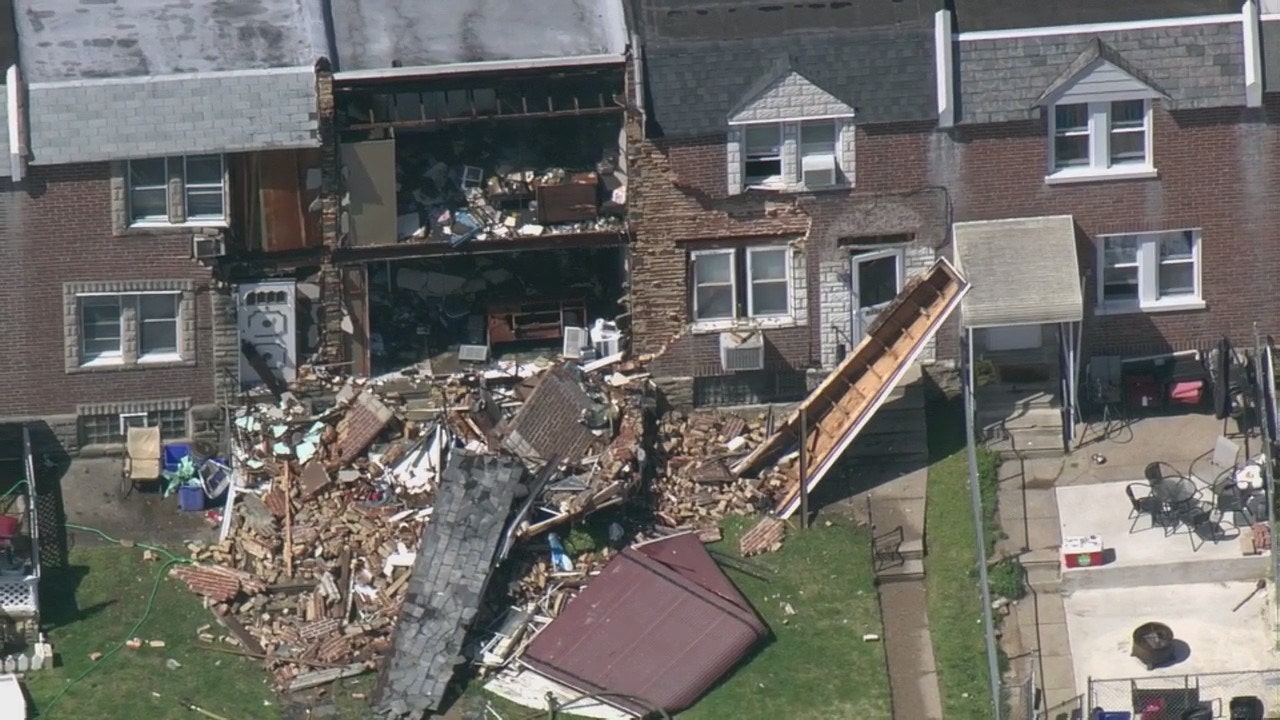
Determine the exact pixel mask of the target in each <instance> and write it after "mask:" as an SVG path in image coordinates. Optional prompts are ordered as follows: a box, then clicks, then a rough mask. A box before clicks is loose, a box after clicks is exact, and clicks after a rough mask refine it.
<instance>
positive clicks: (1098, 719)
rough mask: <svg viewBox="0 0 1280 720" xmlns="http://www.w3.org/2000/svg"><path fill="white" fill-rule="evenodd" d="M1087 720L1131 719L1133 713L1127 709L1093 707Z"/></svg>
mask: <svg viewBox="0 0 1280 720" xmlns="http://www.w3.org/2000/svg"><path fill="white" fill-rule="evenodd" d="M1089 720H1133V713H1131V712H1129V711H1128V710H1113V711H1110V712H1108V711H1106V710H1100V709H1095V710H1094V711H1093V714H1092V715H1090V716H1089Z"/></svg>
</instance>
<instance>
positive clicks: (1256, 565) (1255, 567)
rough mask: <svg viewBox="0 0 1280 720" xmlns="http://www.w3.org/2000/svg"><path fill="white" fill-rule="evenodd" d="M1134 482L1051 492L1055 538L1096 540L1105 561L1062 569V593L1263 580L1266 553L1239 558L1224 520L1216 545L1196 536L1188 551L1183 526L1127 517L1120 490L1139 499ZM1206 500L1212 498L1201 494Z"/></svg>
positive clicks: (1235, 534) (1234, 533) (1234, 532)
mask: <svg viewBox="0 0 1280 720" xmlns="http://www.w3.org/2000/svg"><path fill="white" fill-rule="evenodd" d="M1141 477H1142V476H1141V475H1139V476H1138V477H1137V478H1129V479H1127V480H1119V481H1113V482H1106V483H1095V484H1092V485H1068V486H1066V487H1058V488H1055V493H1056V495H1057V501H1058V514H1059V516H1060V521H1059V530H1060V536H1061V537H1064V538H1066V537H1072V536H1087V535H1099V536H1101V537H1102V540H1103V543H1104V544H1105V546H1106V548H1107V552H1106V557H1107V562H1106V564H1104V565H1101V566H1099V567H1088V568H1071V569H1068V568H1063V569H1062V571H1061V573H1062V576H1061V577H1062V590H1063V592H1071V591H1075V590H1092V589H1109V588H1133V587H1139V586H1158V585H1182V584H1185V583H1206V582H1227V581H1250V582H1252V581H1255V580H1257V579H1258V578H1260V577H1265V576H1266V574H1267V570H1268V568H1269V566H1270V563H1271V558H1270V554H1269V553H1264V554H1262V555H1250V556H1244V555H1243V554H1242V552H1241V549H1240V540H1239V537H1240V530H1239V529H1238V528H1236V527H1234V526H1232V525H1231V523H1230V522H1229V521H1223V522H1222V523H1220V529H1219V532H1220V533H1221V534H1220V535H1217V537H1219V539H1218V540H1217V541H1213V540H1208V539H1205V538H1202V537H1200V536H1196V539H1195V545H1194V546H1193V544H1192V540H1191V534H1190V531H1189V529H1188V528H1187V527H1186V526H1182V525H1180V526H1178V527H1177V528H1175V529H1173V530H1172V534H1166V531H1165V529H1164V528H1162V527H1152V526H1151V519H1150V518H1149V517H1146V516H1144V517H1142V518H1139V519H1138V520H1137V527H1136V528H1135V530H1134V532H1132V533H1130V528H1131V527H1133V525H1134V520H1132V519H1131V518H1130V517H1129V515H1130V512H1129V511H1130V504H1129V499H1128V497H1127V496H1126V495H1125V492H1124V490H1125V487H1126V486H1127V485H1129V484H1130V483H1134V484H1137V485H1140V486H1141V487H1139V488H1135V491H1136V492H1137V493H1139V494H1144V489H1145V488H1146V481H1145V480H1142V479H1141ZM1206 498H1207V499H1212V496H1211V495H1208V494H1207V491H1206Z"/></svg>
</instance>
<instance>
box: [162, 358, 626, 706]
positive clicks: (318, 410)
mask: <svg viewBox="0 0 1280 720" xmlns="http://www.w3.org/2000/svg"><path fill="white" fill-rule="evenodd" d="M615 364H616V360H615V361H610V362H602V363H598V364H596V365H595V366H594V367H590V366H589V369H591V370H592V372H586V371H584V370H583V369H582V368H580V367H578V366H576V365H568V364H562V365H557V366H554V367H551V368H549V369H545V370H541V371H530V372H527V373H520V372H513V373H510V374H503V375H500V378H499V379H500V380H501V381H494V380H485V378H484V377H482V376H457V377H452V378H448V379H440V380H437V379H433V378H424V377H417V378H406V382H404V383H401V384H400V387H401V389H400V390H398V391H395V392H393V391H390V390H389V389H388V387H389V385H388V386H384V387H380V386H378V385H377V384H374V383H368V382H364V383H356V382H352V381H349V380H338V379H336V378H328V377H326V376H325V375H324V374H323V373H319V374H314V375H311V376H309V379H308V380H306V381H304V383H306V384H309V385H310V386H311V387H312V389H313V390H315V391H317V392H316V394H323V391H324V390H325V389H329V390H332V386H333V385H338V384H339V383H340V389H339V391H338V392H337V394H336V397H334V398H333V400H332V402H331V403H329V404H327V407H324V408H322V407H321V405H322V403H321V401H312V402H311V403H305V402H300V401H298V400H296V399H295V397H294V396H292V395H286V396H285V397H284V399H283V400H282V402H281V403H280V404H278V405H267V404H264V405H257V406H252V407H248V408H244V409H242V410H241V412H240V414H239V416H238V417H237V418H236V420H235V422H234V431H235V437H234V443H233V455H234V457H235V463H234V468H233V474H234V477H235V481H234V483H233V489H232V491H231V492H232V493H233V497H232V498H231V501H230V502H229V506H230V507H231V510H230V512H229V514H228V515H227V516H226V517H225V518H224V522H223V533H222V538H221V540H220V541H219V542H218V543H217V544H215V545H213V546H211V547H204V548H199V547H198V548H194V552H193V557H194V559H195V560H196V561H197V564H194V565H189V566H182V567H179V568H176V569H174V570H173V571H172V573H173V575H175V576H176V577H178V578H180V579H181V580H183V581H184V582H186V583H187V585H188V586H189V587H190V588H191V590H192V591H193V592H196V593H198V594H200V595H202V596H204V597H205V598H207V604H208V605H209V607H210V608H211V610H212V611H213V613H214V615H215V616H216V617H217V618H218V619H219V621H220V622H221V623H222V625H223V626H224V627H225V628H226V630H227V635H226V638H227V641H228V642H231V643H233V644H235V645H238V646H239V650H238V652H243V654H246V655H249V656H251V657H256V658H259V659H262V660H264V661H265V662H266V663H267V665H268V666H269V667H271V668H272V669H273V671H274V678H273V679H274V681H275V684H276V685H277V687H279V688H281V689H297V688H299V687H306V686H309V685H311V684H314V683H313V679H314V678H315V676H316V675H317V674H319V673H328V674H327V675H324V676H323V677H325V678H330V679H336V678H337V677H339V676H343V674H344V673H345V674H350V673H352V672H358V671H361V670H364V669H372V668H374V667H376V666H377V664H378V663H379V662H380V661H381V660H382V658H383V657H385V656H386V655H387V653H388V651H390V650H391V649H392V638H393V635H392V633H393V630H394V628H395V626H396V623H397V619H398V617H399V615H400V613H401V607H402V604H403V602H404V600H405V598H406V595H408V594H409V592H410V590H411V588H412V586H413V585H412V583H411V579H412V576H413V574H414V565H415V559H416V558H417V555H418V550H419V546H420V543H421V542H422V538H423V537H424V530H425V529H426V528H427V526H428V525H429V524H430V523H431V522H432V518H433V513H434V510H435V504H436V496H437V491H438V490H439V489H440V488H441V482H442V480H443V479H444V477H445V475H444V471H445V468H446V466H447V465H448V463H449V457H450V456H451V455H452V454H456V453H470V454H472V455H476V456H506V457H512V458H516V459H517V460H518V464H519V465H523V466H524V468H525V469H526V471H527V472H526V474H525V476H524V478H525V479H524V480H523V481H521V484H522V485H523V486H524V488H525V489H524V490H523V491H522V492H520V493H517V497H523V500H517V502H516V509H515V510H514V511H513V517H512V518H511V519H510V528H511V531H510V532H509V533H508V536H507V537H506V538H505V539H504V542H503V544H502V547H501V552H500V554H499V556H498V557H497V558H496V559H495V562H494V564H495V565H496V563H497V562H500V561H501V559H502V558H504V557H505V556H506V554H507V553H508V552H509V551H510V549H511V547H512V546H513V545H514V544H516V543H518V542H521V541H524V540H526V539H527V538H532V537H535V536H538V535H541V534H543V533H545V532H547V531H548V530H552V529H554V528H556V527H557V526H559V525H562V524H565V523H568V522H570V521H572V520H574V519H576V518H579V517H582V516H584V515H586V514H588V513H591V512H594V511H596V510H599V509H601V508H604V507H610V506H613V505H617V504H619V503H621V502H623V501H624V500H625V499H626V498H627V497H628V496H629V495H630V494H631V493H632V492H633V491H634V490H635V489H636V488H637V487H638V486H639V485H640V482H641V479H642V477H643V475H644V469H645V465H646V451H645V445H646V441H645V439H644V437H643V434H644V432H645V429H644V428H645V420H644V413H645V408H646V406H647V403H648V402H649V401H647V400H646V397H647V394H648V383H647V380H645V379H643V377H639V376H638V377H636V378H633V377H629V376H627V375H626V374H624V372H623V371H624V370H626V369H628V367H629V366H618V367H617V368H616V369H615V368H613V367H611V366H612V365H615ZM295 389H298V388H295ZM300 394H301V393H300ZM409 394H417V395H426V396H427V397H428V398H431V400H430V401H429V402H430V403H431V404H434V409H433V410H431V411H424V410H423V408H422V407H421V404H422V402H424V401H422V400H418V401H416V402H417V405H418V407H417V408H412V405H413V404H414V403H411V402H408V401H406V400H405V396H406V395H409ZM500 522H501V520H500ZM486 574H487V571H486ZM202 637H203V638H204V639H206V640H209V641H212V640H215V639H216V638H215V637H214V636H213V635H212V634H211V633H203V634H202Z"/></svg>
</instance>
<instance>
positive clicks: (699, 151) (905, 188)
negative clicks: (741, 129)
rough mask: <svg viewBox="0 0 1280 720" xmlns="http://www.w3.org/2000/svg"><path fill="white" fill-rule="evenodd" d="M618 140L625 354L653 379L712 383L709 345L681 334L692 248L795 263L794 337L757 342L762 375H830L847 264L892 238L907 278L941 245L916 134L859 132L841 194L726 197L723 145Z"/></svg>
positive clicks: (922, 141) (939, 209)
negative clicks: (641, 359) (622, 165)
mask: <svg viewBox="0 0 1280 720" xmlns="http://www.w3.org/2000/svg"><path fill="white" fill-rule="evenodd" d="M629 133H630V135H631V138H632V139H631V162H630V167H631V172H632V177H631V183H630V187H629V188H628V191H629V193H630V197H629V202H630V220H631V226H632V231H633V233H634V240H633V242H632V245H631V284H632V291H631V297H632V301H633V307H634V313H635V317H634V322H633V331H634V337H633V349H634V350H635V351H636V352H638V353H642V354H643V353H657V354H659V357H658V359H657V360H656V361H655V362H654V363H653V365H652V370H653V372H654V373H655V375H658V376H668V377H684V378H692V377H703V376H709V375H718V374H722V373H723V371H722V370H721V368H720V359H719V337H718V334H716V333H704V334H695V333H692V332H691V331H690V330H689V323H690V308H689V300H688V297H689V278H688V263H687V251H688V250H689V249H691V248H696V247H698V246H699V245H700V244H702V243H707V242H724V241H726V240H732V239H737V240H740V241H742V242H748V243H749V242H754V241H759V240H763V239H769V238H786V239H789V240H792V246H793V247H794V248H796V251H797V253H798V254H799V256H800V257H802V258H803V264H802V265H801V266H800V267H799V268H798V269H797V278H796V283H795V289H796V292H798V293H802V294H803V297H804V302H803V306H804V308H806V309H807V312H805V313H798V314H799V315H801V316H802V317H801V322H800V323H798V324H797V325H796V326H795V327H788V328H778V329H767V330H765V331H764V335H765V340H766V352H765V358H766V366H768V367H770V368H773V369H805V368H816V367H831V366H832V365H833V364H834V363H835V362H836V360H837V355H836V348H837V346H838V345H840V344H844V345H845V346H846V347H848V346H849V344H850V342H851V341H850V338H849V335H850V330H851V326H850V312H851V301H850V264H849V263H850V255H851V254H852V253H854V252H860V251H865V250H867V249H868V248H867V244H868V243H874V242H883V241H884V240H883V239H884V238H886V237H888V236H894V237H895V238H898V241H897V245H896V246H897V247H901V248H902V250H903V251H904V253H905V255H906V258H907V269H908V274H911V273H912V272H918V271H920V270H923V269H925V268H927V267H928V266H929V265H930V264H931V263H932V262H933V260H934V259H935V258H936V256H937V250H938V248H940V247H942V246H943V245H945V243H946V238H947V235H948V227H949V222H948V214H949V207H948V203H949V201H948V199H947V194H946V192H945V191H944V190H942V189H940V188H928V187H925V186H926V185H927V180H928V163H927V162H925V160H924V149H925V148H926V147H927V145H928V143H929V138H928V134H927V132H924V131H922V129H921V128H920V127H917V126H906V127H902V128H898V129H887V128H870V129H868V128H858V130H857V137H856V140H855V148H854V149H853V150H854V152H856V154H857V158H858V162H857V166H856V167H857V177H856V178H855V186H854V187H853V188H852V189H843V190H832V191H825V192H820V193H804V194H769V193H758V192H748V193H745V194H737V195H733V196H730V194H729V191H730V188H729V183H728V178H729V176H730V175H732V173H731V172H728V159H729V154H728V153H727V151H726V137H725V136H710V137H704V138H697V139H690V140H680V141H668V140H645V141H643V142H641V141H640V140H639V137H638V133H637V130H636V128H635V127H631V128H629ZM852 238H862V239H864V240H865V242H862V243H860V244H859V243H850V242H849V240H850V239H852ZM872 238H875V239H874V240H873V239H872ZM903 238H905V241H904V240H903ZM855 245H856V247H855ZM801 274H802V275H803V277H800V275H801ZM797 305H800V303H797ZM837 328H839V330H837ZM928 356H932V349H930V351H929V352H928Z"/></svg>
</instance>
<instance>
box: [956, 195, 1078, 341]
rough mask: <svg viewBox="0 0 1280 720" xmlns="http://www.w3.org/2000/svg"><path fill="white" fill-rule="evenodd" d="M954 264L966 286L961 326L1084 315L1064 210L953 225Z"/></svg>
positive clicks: (1050, 320)
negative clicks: (1038, 215) (966, 279)
mask: <svg viewBox="0 0 1280 720" xmlns="http://www.w3.org/2000/svg"><path fill="white" fill-rule="evenodd" d="M953 232H954V237H955V249H956V266H957V269H958V270H960V272H961V273H963V274H964V276H965V277H966V278H968V280H969V282H970V283H971V284H972V286H973V287H972V289H971V290H970V291H969V294H968V295H966V296H965V298H964V300H963V301H962V303H961V305H960V312H961V317H962V322H963V324H964V326H965V327H966V328H982V327H1002V326H1006V325H1039V324H1044V323H1059V322H1078V321H1079V320H1080V319H1081V318H1083V316H1084V299H1083V297H1082V293H1081V291H1080V264H1079V261H1078V260H1077V258H1076V232H1075V221H1074V220H1073V219H1072V217H1071V216H1070V215H1052V216H1045V217H1030V218H1011V219H1005V220H986V221H981V222H962V223H956V224H955V225H954V229H953Z"/></svg>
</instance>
